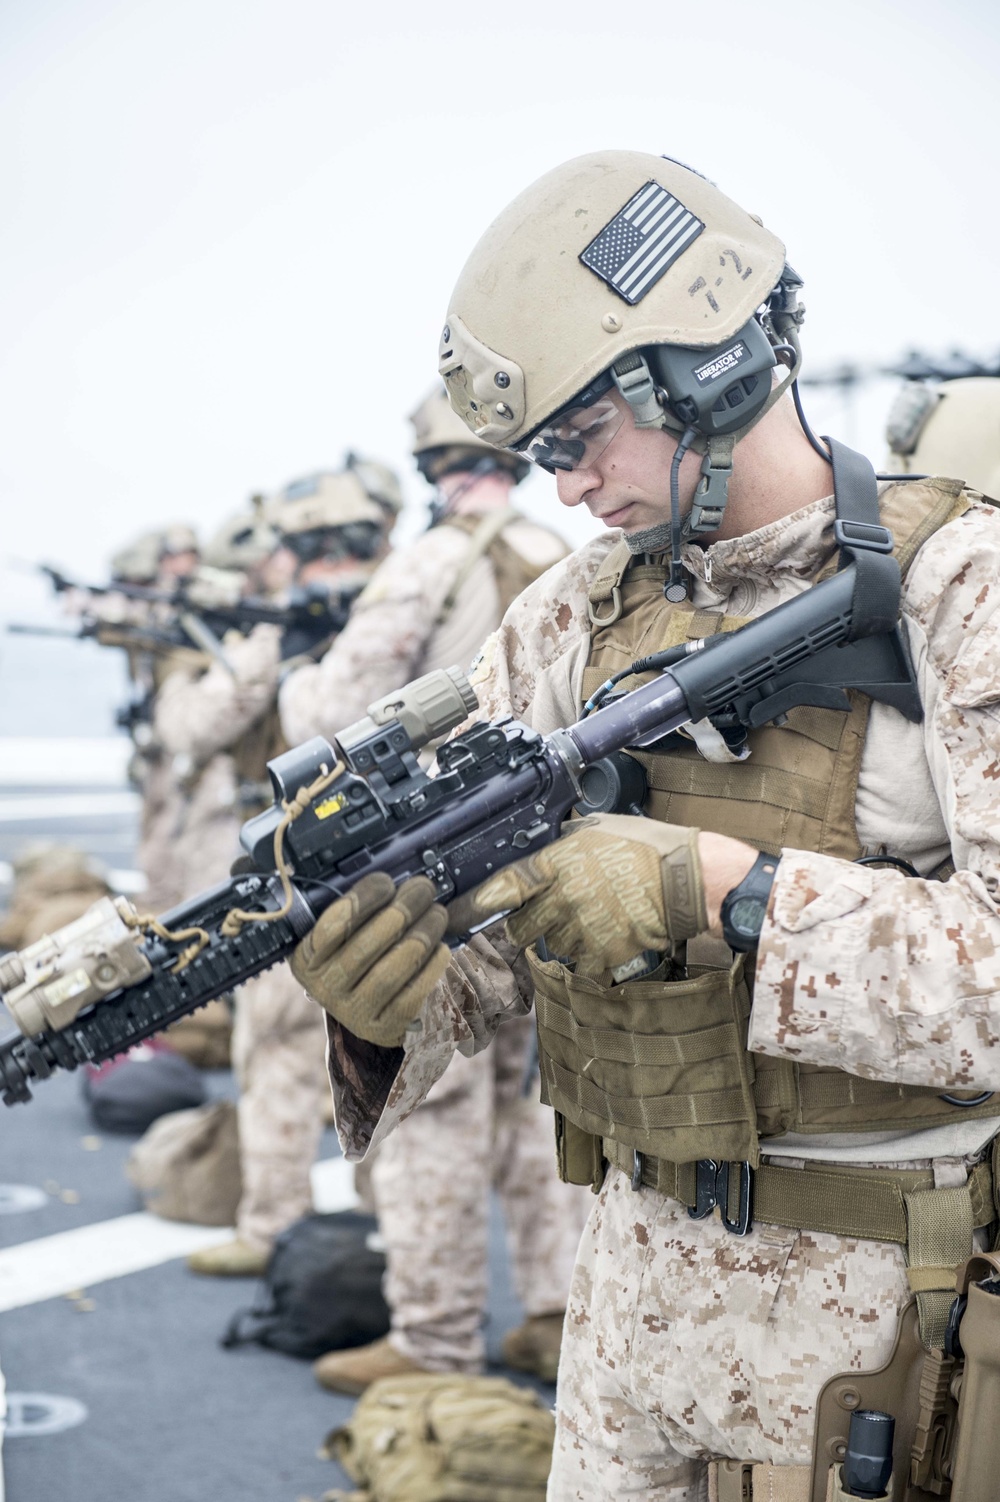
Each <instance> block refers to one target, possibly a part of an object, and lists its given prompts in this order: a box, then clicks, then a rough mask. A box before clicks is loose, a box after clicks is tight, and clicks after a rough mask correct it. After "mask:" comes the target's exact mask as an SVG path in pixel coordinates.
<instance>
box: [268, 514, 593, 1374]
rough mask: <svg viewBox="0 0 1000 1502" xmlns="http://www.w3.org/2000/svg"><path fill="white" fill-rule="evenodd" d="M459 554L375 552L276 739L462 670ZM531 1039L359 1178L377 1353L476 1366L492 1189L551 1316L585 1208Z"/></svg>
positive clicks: (549, 553) (527, 538)
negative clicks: (341, 624) (384, 1302)
mask: <svg viewBox="0 0 1000 1502" xmlns="http://www.w3.org/2000/svg"><path fill="white" fill-rule="evenodd" d="M503 538H504V541H505V543H507V544H508V545H509V546H510V547H512V548H513V549H514V550H515V551H516V552H517V553H519V554H520V555H521V556H522V557H523V558H524V559H526V560H527V562H528V563H529V564H530V565H532V566H533V567H534V568H535V569H537V570H541V569H544V568H547V567H549V565H551V564H553V563H555V562H556V561H557V560H558V559H559V558H561V557H563V556H564V554H565V547H564V546H563V544H562V542H561V540H560V539H559V538H558V537H557V536H556V535H555V534H554V533H552V532H550V531H548V530H547V529H546V528H543V527H539V526H536V525H534V524H533V523H531V522H529V521H527V520H525V519H523V518H521V517H517V518H515V519H514V520H512V521H511V522H510V523H509V524H508V525H507V526H506V527H505V528H504V531H503ZM469 545H470V540H469V534H468V532H466V531H463V530H460V529H459V528H458V527H456V526H452V525H449V524H448V523H447V521H446V522H444V523H443V524H439V525H437V526H435V527H433V528H431V530H430V531H428V532H425V533H424V534H423V535H422V536H421V537H419V538H417V540H416V541H415V542H413V543H410V544H408V545H406V546H405V547H401V548H397V549H395V550H394V551H393V552H392V553H391V554H390V555H389V557H388V558H387V559H386V560H385V561H384V562H383V563H382V564H381V565H380V567H379V569H378V570H377V572H376V573H375V575H374V576H373V578H372V581H371V583H370V584H369V585H368V587H367V588H366V589H365V591H364V592H363V594H362V595H361V597H360V598H359V600H358V602H357V604H356V606H355V608H354V611H353V612H352V615H351V619H350V621H349V622H348V624H347V627H346V628H345V630H344V631H343V632H342V634H341V635H340V636H339V637H338V639H337V641H336V643H335V645H334V647H333V648H332V650H331V651H330V652H328V653H327V655H326V657H325V658H324V659H323V661H322V662H321V663H319V664H318V665H316V666H307V667H303V668H300V669H298V670H297V671H296V672H295V673H293V674H291V675H290V676H289V677H288V679H286V681H285V683H284V684H283V685H282V689H281V695H280V706H281V718H282V728H283V730H284V733H285V736H286V738H287V739H288V740H289V741H290V742H293V743H294V742H296V741H300V740H304V739H306V738H307V737H308V736H311V735H317V734H319V735H326V736H335V735H336V734H337V733H338V731H340V730H342V729H343V728H344V727H345V726H347V725H349V724H351V723H352V722H353V721H354V720H357V719H360V718H361V717H362V716H363V715H364V713H365V711H366V708H367V706H368V705H369V704H370V703H372V702H373V701H374V700H375V699H377V698H380V697H381V696H382V695H383V694H386V693H389V692H391V691H392V690H393V689H396V688H399V687H401V686H402V685H403V684H404V683H407V682H409V681H410V679H412V678H415V677H418V676H419V675H420V674H422V673H427V672H430V671H431V670H432V669H434V668H443V667H449V666H451V665H452V664H454V663H458V664H461V665H463V666H468V664H469V663H470V662H471V660H472V657H473V655H474V654H475V653H476V652H477V651H478V649H479V647H480V646H481V644H482V642H483V641H484V640H485V638H486V637H487V635H488V634H489V633H490V632H491V631H492V630H494V629H495V627H496V625H497V623H498V622H499V620H500V618H501V616H502V614H503V609H502V604H501V598H500V592H499V589H498V584H497V579H496V576H495V573H494V569H493V565H492V563H491V561H490V558H489V557H488V556H483V557H480V558H479V559H478V561H477V562H476V563H475V565H474V566H473V568H472V569H471V571H470V572H469V574H468V576H467V577H466V579H465V581H464V583H462V585H461V587H460V588H459V590H458V592H457V595H456V598H455V603H454V606H453V608H452V609H451V610H450V611H449V612H448V613H447V614H446V615H445V618H444V619H443V620H442V619H441V616H442V607H443V605H444V602H445V599H446V596H447V595H448V592H449V590H450V589H451V587H452V583H453V581H454V580H455V578H456V576H457V575H458V573H459V571H460V570H461V569H462V568H463V565H464V563H465V560H466V555H467V553H468V550H469ZM531 1040H532V1029H531V1027H526V1026H524V1025H523V1024H518V1025H516V1026H515V1028H514V1029H513V1030H512V1032H511V1035H510V1037H509V1038H505V1040H504V1044H503V1047H502V1048H501V1049H500V1050H491V1051H490V1053H488V1054H486V1055H482V1056H479V1055H477V1056H476V1057H471V1056H470V1057H468V1058H458V1057H456V1059H455V1061H454V1063H453V1064H452V1065H451V1066H450V1067H449V1069H448V1072H447V1074H446V1075H445V1077H444V1078H443V1079H442V1080H440V1082H439V1083H438V1084H436V1086H435V1088H434V1089H433V1090H432V1091H431V1094H430V1096H429V1098H428V1099H427V1100H426V1102H425V1103H424V1105H423V1106H422V1108H421V1110H420V1111H417V1112H415V1114H414V1115H413V1116H412V1117H411V1118H410V1119H409V1120H408V1121H407V1122H406V1124H405V1126H404V1127H403V1128H402V1130H401V1131H399V1132H397V1133H394V1134H393V1135H392V1136H391V1137H390V1138H389V1139H388V1140H387V1141H386V1142H385V1144H384V1146H383V1148H382V1150H381V1151H380V1153H379V1154H378V1156H377V1158H376V1160H375V1163H374V1166H373V1168H372V1188H373V1190H374V1195H375V1202H376V1208H377V1211H378V1215H379V1221H380V1226H381V1229H382V1234H383V1236H384V1239H385V1243H386V1253H387V1260H388V1275H387V1280H386V1296H387V1299H388V1302H389V1305H390V1308H391V1310H392V1332H391V1335H390V1341H391V1344H392V1346H393V1347H394V1349H395V1350H396V1351H398V1352H399V1353H400V1354H401V1355H403V1356H406V1357H408V1358H409V1359H410V1360H412V1361H414V1362H416V1363H418V1364H419V1365H420V1366H422V1367H425V1368H426V1369H428V1370H431V1371H477V1370H479V1368H480V1367H481V1365H482V1361H483V1357H484V1354H485V1344H484V1341H483V1336H482V1324H483V1319H484V1315H485V1309H486V1297H487V1278H488V1263H487V1217H488V1208H489V1205H488V1190H489V1185H490V1183H491V1182H493V1183H494V1184H495V1187H496V1188H497V1190H498V1192H499V1193H500V1196H501V1199H502V1202H503V1207H504V1212H505V1217H506V1222H507V1227H508V1231H509V1240H510V1247H511V1258H512V1264H513V1269H514V1276H515V1280H516V1283H517V1287H518V1292H519V1294H520V1297H521V1299H522V1302H523V1303H524V1307H525V1311H526V1313H527V1315H528V1317H529V1319H530V1318H532V1317H534V1316H540V1315H546V1314H552V1313H555V1312H557V1311H559V1310H561V1309H563V1308H564V1307H565V1302H566V1290H567V1288H568V1286H569V1276H570V1271H571V1269H572V1265H573V1257H574V1254H575V1251H576V1246H577V1242H578V1240H579V1234H580V1228H581V1226H582V1224H583V1220H584V1216H585V1214H586V1210H587V1201H586V1195H585V1194H583V1193H582V1192H581V1191H580V1189H579V1188H578V1187H577V1186H573V1185H567V1184H561V1183H560V1182H559V1181H558V1179H557V1178H556V1174H555V1169H554V1165H553V1155H552V1132H553V1129H552V1114H551V1112H550V1111H548V1110H547V1109H546V1108H545V1107H543V1106H542V1105H541V1104H540V1102H539V1099H538V1084H537V1078H535V1077H531V1079H530V1089H531V1095H530V1098H529V1096H528V1094H527V1093H526V1091H527V1089H528V1088H529V1084H528V1078H529V1075H530V1056H531V1048H532V1041H531ZM321 1380H322V1379H321Z"/></svg>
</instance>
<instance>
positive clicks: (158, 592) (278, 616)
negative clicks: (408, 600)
mask: <svg viewBox="0 0 1000 1502" xmlns="http://www.w3.org/2000/svg"><path fill="white" fill-rule="evenodd" d="M34 567H36V568H37V569H38V570H39V572H41V573H43V574H44V575H45V577H46V578H47V579H49V580H50V582H51V584H52V587H53V588H54V589H55V591H56V593H57V594H64V593H67V592H70V591H74V590H79V591H81V592H83V593H84V594H89V595H93V596H96V597H101V596H108V595H116V594H117V595H121V596H123V597H124V598H125V599H127V600H138V601H142V602H144V603H146V604H148V605H152V606H158V607H160V610H159V612H158V614H160V615H162V616H163V618H164V619H163V620H162V621H161V620H157V621H156V623H155V625H150V626H146V625H145V624H144V625H142V626H141V627H140V626H135V625H133V624H131V623H129V624H128V625H121V626H120V625H118V624H117V623H115V624H114V625H111V624H110V623H108V622H104V621H102V620H101V619H100V617H99V616H98V615H97V614H96V613H94V614H87V613H84V616H83V622H84V624H83V628H82V629H81V630H80V631H78V632H74V631H66V632H61V631H58V630H57V629H54V628H49V627H29V626H10V627H8V629H9V630H13V631H19V632H21V633H23V634H31V635H35V636H58V635H64V636H67V637H73V636H82V637H91V638H93V639H94V640H96V641H98V642H100V643H101V644H102V645H103V646H124V647H134V648H136V649H137V650H146V651H153V652H156V651H159V652H163V651H168V650H172V649H175V648H177V647H191V646H192V644H193V645H194V646H195V647H197V648H198V649H199V650H201V651H204V652H208V653H209V654H210V655H211V656H213V657H215V658H216V659H217V660H221V661H223V662H224V661H225V658H224V656H223V654H222V649H221V645H220V641H221V638H222V637H224V636H225V634H226V632H227V631H231V630H237V631H239V632H241V633H242V634H243V635H247V634H248V633H249V632H250V631H252V630H253V628H254V627H255V626H261V625H267V626H279V627H281V629H282V632H283V637H282V647H281V655H282V658H283V659H287V658H292V657H299V656H305V655H316V653H317V652H318V651H319V650H320V649H321V648H322V647H323V646H325V645H326V644H327V643H328V642H330V641H331V640H332V639H333V637H335V636H337V635H338V634H339V633H340V632H341V631H342V630H343V629H344V627H345V626H346V625H347V620H348V617H349V615H350V613H351V607H352V605H353V604H354V601H355V600H356V599H357V596H358V594H359V593H360V591H361V589H362V587H363V582H364V581H361V582H358V583H356V584H354V585H353V586H352V587H351V588H350V589H339V590H334V591H331V590H329V589H327V588H326V587H325V586H324V585H322V584H320V583H315V584H310V585H293V586H292V587H291V589H289V590H288V591H287V592H286V596H285V598H284V599H283V600H281V601H275V600H266V599H258V598H256V597H247V598H245V599H237V600H231V601H230V600H212V599H206V598H205V595H204V593H203V592H202V591H200V590H199V589H198V587H197V585H198V581H197V580H194V581H189V580H182V581H180V582H179V583H178V584H177V585H176V587H175V588H172V589H158V588H155V587H154V586H152V585H146V584H130V583H128V582H127V581H124V580H123V581H121V582H117V581H116V582H115V583H112V584H87V583H80V582H79V581H77V580H75V579H71V578H69V576H68V575H67V574H64V573H62V572H61V570H59V569H57V568H54V567H53V566H52V565H51V564H48V563H39V564H36V565H34ZM206 630H207V632H209V633H211V637H210V638H209V637H206V635H205V631H206ZM139 632H142V633H144V634H145V636H146V638H147V640H146V641H145V642H143V641H140V640H139V639H138V636H137V634H136V633H139ZM115 633H128V640H124V639H117V638H116V634H115Z"/></svg>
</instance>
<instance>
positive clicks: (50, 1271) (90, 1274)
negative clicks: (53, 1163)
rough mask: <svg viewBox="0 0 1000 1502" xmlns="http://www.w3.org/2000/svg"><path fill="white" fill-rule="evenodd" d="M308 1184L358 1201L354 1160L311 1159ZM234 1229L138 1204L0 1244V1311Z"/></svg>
mask: <svg viewBox="0 0 1000 1502" xmlns="http://www.w3.org/2000/svg"><path fill="white" fill-rule="evenodd" d="M312 1186H313V1203H314V1206H315V1208H316V1209H317V1210H322V1211H326V1212H331V1211H334V1210H348V1209H351V1208H352V1207H353V1206H355V1205H356V1204H357V1202H358V1200H357V1195H356V1194H355V1193H354V1181H353V1168H352V1165H351V1164H350V1163H347V1162H346V1161H345V1160H344V1159H343V1158H326V1159H324V1160H323V1161H322V1162H319V1163H315V1164H313V1168H312ZM232 1234H233V1231H232V1227H229V1226H193V1225H187V1224H184V1223H182V1222H180V1221H175V1220H161V1219H160V1218H159V1216H156V1215H150V1214H148V1213H147V1212H146V1211H139V1212H137V1213H136V1214H135V1215H120V1216H118V1217H117V1218H116V1219H115V1220H103V1221H97V1222H96V1223H95V1224H94V1225H90V1226H78V1227H77V1228H76V1229H75V1230H73V1231H60V1232H58V1233H57V1234H56V1235H55V1236H42V1237H40V1238H39V1239H38V1240H37V1241H24V1242H22V1243H21V1244H20V1246H11V1247H7V1248H6V1249H5V1250H3V1251H0V1313H2V1312H3V1311H4V1310H7V1309H21V1308H23V1307H24V1305H25V1304H39V1303H41V1302H42V1300H43V1299H57V1298H61V1297H64V1296H65V1295H66V1294H68V1293H71V1292H73V1291H74V1290H75V1289H77V1288H87V1289H89V1288H93V1287H94V1285H95V1284H97V1283H104V1282H107V1280H108V1279H109V1278H122V1277H124V1276H125V1275H126V1274H127V1273H136V1272H142V1271H143V1270H144V1269H145V1268H148V1267H158V1266H160V1264H161V1263H163V1262H173V1261H175V1260H176V1258H178V1257H186V1256H187V1255H188V1253H189V1252H196V1251H198V1250H199V1249H200V1248H201V1247H206V1246H217V1245H218V1244H219V1242H222V1241H228V1240H229V1238H230V1237H231V1236H232Z"/></svg>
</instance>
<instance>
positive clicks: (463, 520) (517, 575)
mask: <svg viewBox="0 0 1000 1502" xmlns="http://www.w3.org/2000/svg"><path fill="white" fill-rule="evenodd" d="M520 521H524V517H523V516H522V515H521V513H520V511H515V510H514V509H513V507H510V506H506V507H504V509H503V510H498V511H487V512H486V513H485V515H469V516H445V517H443V518H442V519H441V521H440V523H439V525H440V526H442V527H454V528H456V529H457V530H458V531H459V532H464V533H465V534H466V536H467V537H468V538H469V551H468V552H467V553H466V555H465V557H464V558H463V559H462V563H461V567H460V568H459V570H458V573H457V574H456V575H455V577H454V579H453V580H452V581H451V585H450V587H449V589H448V593H447V594H446V595H445V597H444V599H443V601H442V602H441V610H440V612H439V614H438V618H437V624H438V625H439V626H440V625H441V624H442V622H444V621H446V620H447V618H448V616H449V615H450V614H451V612H452V611H453V610H454V608H455V602H456V601H457V599H458V596H459V592H460V590H461V588H462V585H463V584H464V583H465V581H466V579H468V577H469V575H470V574H471V573H472V570H473V569H474V568H475V566H476V564H477V563H478V562H479V560H480V558H482V557H483V556H485V557H487V558H489V560H490V563H491V564H492V565H493V576H494V578H495V579H496V586H497V594H498V595H499V596H500V613H501V615H505V614H506V612H507V609H508V607H509V606H510V605H512V604H513V603H514V601H515V600H516V599H517V597H518V595H520V594H523V593H524V591H525V590H526V589H527V587H528V585H529V584H534V582H535V580H536V579H540V578H541V576H542V574H544V573H545V571H546V570H547V569H548V568H549V567H550V565H549V564H547V563H531V562H529V560H528V559H527V558H524V557H522V555H521V554H520V553H519V552H518V551H517V549H516V548H513V547H511V545H510V543H509V542H508V541H507V539H506V538H505V537H504V535H503V534H504V529H505V528H506V527H509V526H510V524H511V522H520Z"/></svg>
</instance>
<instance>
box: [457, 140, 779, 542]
mask: <svg viewBox="0 0 1000 1502" xmlns="http://www.w3.org/2000/svg"><path fill="white" fill-rule="evenodd" d="M800 286H801V282H800V280H799V278H798V277H797V276H796V275H795V273H794V272H793V271H791V268H789V267H786V264H785V251H784V246H783V245H782V243H781V241H780V240H778V239H777V237H776V236H775V235H773V234H771V233H770V231H768V230H766V229H764V227H763V226H762V224H761V223H760V222H759V220H757V219H756V218H754V217H753V216H751V215H750V214H748V213H746V212H744V210H743V209H741V208H739V207H738V206H737V205H736V204H735V203H733V202H732V200H731V199H729V198H727V197H726V196H725V194H723V193H721V192H720V191H719V189H718V188H716V187H715V186H714V184H713V183H711V182H709V181H708V180H707V179H706V178H704V177H702V176H700V175H699V174H698V173H697V172H693V171H691V170H690V169H689V168H687V167H684V166H682V165H680V164H679V163H677V162H675V161H672V160H670V159H669V158H664V157H658V156H651V155H647V154H646V153H644V152H638V151H604V152H596V153H594V154H593V155H591V156H584V157H578V158H576V159H575V160H573V161H571V162H567V163H565V165H563V166H561V167H557V168H556V169H555V171H553V172H550V173H548V174H547V175H546V176H545V177H543V178H540V179H539V181H538V182H536V183H535V184H534V185H533V186H532V187H530V188H528V189H527V190H526V191H525V192H524V193H522V194H521V195H520V197H519V198H516V199H515V200H514V202H513V203H512V204H510V205H509V206H508V207H507V208H506V209H505V210H504V211H503V213H502V214H500V216H499V217H498V218H497V219H496V220H494V222H493V224H491V225H490V227H489V229H488V230H487V231H486V233H485V235H483V237H482V239H481V240H480V241H479V244H478V245H477V246H476V247H475V249H474V250H473V252H472V254H471V255H470V257H469V259H468V261H467V262H466V265H465V268H464V270H463V271H462V273H461V275H460V277H459V279H458V283H457V285H456V287H455V290H454V292H453V294H452V297H451V301H450V304H449V308H448V315H447V317H446V319H445V322H444V327H443V330H442V335H441V342H440V348H439V369H440V371H441V374H442V376H443V378H444V381H445V385H446V386H447V389H448V395H449V398H450V400H451V404H452V406H453V407H454V408H455V411H456V412H458V414H459V416H460V417H461V418H462V419H463V421H464V422H465V423H466V425H467V426H468V427H469V428H470V429H471V430H472V431H473V432H474V433H475V434H476V435H477V437H479V438H482V439H485V440H486V441H487V442H490V443H495V444H499V445H500V446H502V447H504V448H508V449H514V450H516V451H518V452H520V453H522V454H524V455H525V457H527V458H531V459H534V460H535V461H536V462H538V463H541V464H543V465H544V466H545V467H548V468H550V469H559V468H563V469H572V468H575V467H576V466H577V465H578V464H579V463H581V462H582V461H583V460H584V458H585V456H586V455H587V454H588V453H590V454H595V453H599V452H600V450H601V449H603V448H604V446H605V445H606V443H607V442H609V441H610V438H611V437H613V436H614V432H615V431H617V426H618V425H620V423H621V421H622V417H621V412H620V410H619V409H618V408H617V407H616V404H615V402H614V401H613V400H612V399H610V398H609V396H608V393H609V392H610V390H611V388H612V386H614V387H616V388H617V390H618V392H619V393H620V394H621V396H622V397H624V399H625V400H626V401H627V402H628V403H629V406H630V407H631V409H632V412H633V415H634V417H635V420H636V423H637V424H638V425H639V426H642V427H659V426H664V427H668V428H670V429H671V430H672V431H675V432H678V433H682V434H689V435H690V436H689V437H688V439H687V444H686V445H685V446H691V447H693V448H696V449H699V450H700V451H702V452H705V451H706V450H707V455H706V458H705V460H704V461H703V464H702V476H703V478H702V480H701V482H700V484H699V487H698V493H697V494H696V497H695V506H694V510H693V512H692V518H691V527H692V530H694V531H711V530H714V529H715V528H716V527H717V526H718V525H719V522H720V521H721V517H722V508H723V507H724V505H725V499H726V487H727V482H728V476H729V473H730V472H731V468H732V449H733V445H734V443H735V442H737V441H738V439H739V438H741V437H742V436H743V435H744V434H745V433H747V432H748V431H749V430H750V428H751V427H753V425H754V424H755V423H756V422H758V421H759V420H760V418H761V417H762V416H763V415H764V413H765V412H766V411H768V410H769V408H770V407H771V406H772V405H773V403H774V401H776V400H777V398H778V396H779V395H780V394H781V393H782V392H783V391H784V390H785V389H786V388H787V386H788V385H789V384H790V382H791V380H792V379H793V377H794V375H795V373H797V370H798V366H799V362H800V356H799V349H798V338H797V328H798V325H799V324H800V323H801V321H802V316H803V310H802V308H801V307H800V306H799V305H798V302H797V290H798V288H799V287H800ZM779 360H780V361H781V363H783V364H786V365H787V366H788V367H789V369H788V372H787V373H786V375H785V378H784V380H783V381H781V382H779V383H776V384H775V383H773V382H772V371H773V368H774V366H775V364H776V363H778V361H779ZM581 413H582V415H581Z"/></svg>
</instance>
